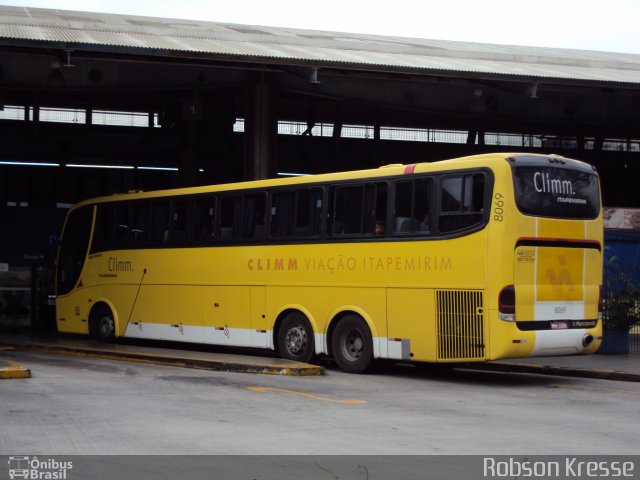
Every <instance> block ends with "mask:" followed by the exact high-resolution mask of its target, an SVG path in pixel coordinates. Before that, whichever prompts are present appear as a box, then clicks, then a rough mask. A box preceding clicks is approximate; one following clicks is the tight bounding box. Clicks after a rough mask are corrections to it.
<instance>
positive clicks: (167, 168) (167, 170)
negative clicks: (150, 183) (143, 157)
mask: <svg viewBox="0 0 640 480" xmlns="http://www.w3.org/2000/svg"><path fill="white" fill-rule="evenodd" d="M137 168H138V170H160V171H163V172H177V171H178V167H137Z"/></svg>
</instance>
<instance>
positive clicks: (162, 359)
mask: <svg viewBox="0 0 640 480" xmlns="http://www.w3.org/2000/svg"><path fill="white" fill-rule="evenodd" d="M5 345H7V346H11V347H13V348H16V349H19V350H28V351H32V352H40V353H53V354H61V355H72V356H76V357H91V358H102V359H106V360H120V361H126V362H136V363H149V364H154V365H166V366H172V367H184V368H195V369H199V370H212V371H222V372H237V373H255V374H263V375H288V376H309V375H325V374H326V369H325V368H324V367H321V366H317V365H310V364H306V363H298V362H289V363H286V364H283V365H277V364H270V363H268V362H255V363H251V362H233V361H226V360H215V359H206V358H189V357H178V356H175V357H174V356H168V355H157V354H147V353H137V352H116V351H111V350H100V349H96V348H81V347H64V346H59V345H56V346H50V345H44V344H30V343H16V344H5Z"/></svg>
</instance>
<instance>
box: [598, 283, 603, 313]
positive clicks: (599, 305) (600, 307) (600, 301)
mask: <svg viewBox="0 0 640 480" xmlns="http://www.w3.org/2000/svg"><path fill="white" fill-rule="evenodd" d="M598 320H602V285H600V294H599V295H598Z"/></svg>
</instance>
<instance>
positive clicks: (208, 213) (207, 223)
mask: <svg viewBox="0 0 640 480" xmlns="http://www.w3.org/2000/svg"><path fill="white" fill-rule="evenodd" d="M215 220H216V198H215V197H206V198H200V199H198V200H196V205H195V230H194V240H195V241H196V242H197V243H210V242H212V241H213V239H214V238H215V226H216V222H215Z"/></svg>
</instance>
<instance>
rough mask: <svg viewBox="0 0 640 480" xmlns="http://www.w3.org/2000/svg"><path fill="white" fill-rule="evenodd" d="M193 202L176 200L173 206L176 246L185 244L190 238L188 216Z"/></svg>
mask: <svg viewBox="0 0 640 480" xmlns="http://www.w3.org/2000/svg"><path fill="white" fill-rule="evenodd" d="M192 205H193V201H191V200H176V201H175V202H174V204H173V218H172V227H171V228H172V239H173V243H175V244H178V245H180V244H184V243H185V242H187V241H188V240H189V238H188V215H189V210H190V207H191V206H192Z"/></svg>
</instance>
